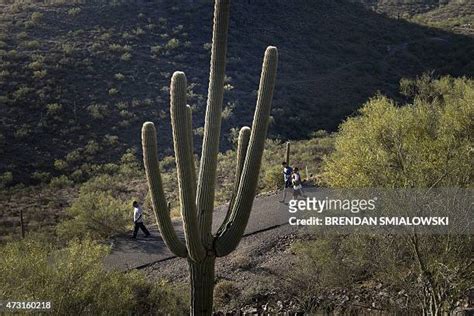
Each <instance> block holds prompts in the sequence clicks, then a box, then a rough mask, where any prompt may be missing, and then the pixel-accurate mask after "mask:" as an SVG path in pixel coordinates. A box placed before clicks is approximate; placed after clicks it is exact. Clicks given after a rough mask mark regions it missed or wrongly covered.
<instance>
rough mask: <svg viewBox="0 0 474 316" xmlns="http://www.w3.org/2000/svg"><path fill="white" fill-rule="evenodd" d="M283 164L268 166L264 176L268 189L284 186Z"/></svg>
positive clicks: (265, 186) (264, 183)
mask: <svg viewBox="0 0 474 316" xmlns="http://www.w3.org/2000/svg"><path fill="white" fill-rule="evenodd" d="M282 172H283V171H282V167H281V165H278V164H276V165H274V166H272V167H269V168H266V169H265V173H264V177H263V187H264V188H266V189H267V190H278V189H281V188H282V187H283V173H282Z"/></svg>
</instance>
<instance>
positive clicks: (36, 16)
mask: <svg viewBox="0 0 474 316" xmlns="http://www.w3.org/2000/svg"><path fill="white" fill-rule="evenodd" d="M42 20H43V13H41V12H33V13H32V14H31V22H33V24H39V23H40V22H41V21H42Z"/></svg>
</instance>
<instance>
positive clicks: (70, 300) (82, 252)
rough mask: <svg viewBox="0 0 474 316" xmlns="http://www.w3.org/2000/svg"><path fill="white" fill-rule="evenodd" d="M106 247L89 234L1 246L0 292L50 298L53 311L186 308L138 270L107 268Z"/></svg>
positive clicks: (96, 312)
mask: <svg viewBox="0 0 474 316" xmlns="http://www.w3.org/2000/svg"><path fill="white" fill-rule="evenodd" d="M107 252H108V249H107V248H106V247H105V246H102V245H99V244H97V243H95V242H93V241H90V240H83V241H81V242H79V241H77V240H76V241H73V242H71V243H69V245H68V246H67V247H66V248H64V249H56V248H54V247H52V246H50V245H48V244H45V243H41V242H39V241H35V240H25V241H22V242H10V243H8V244H6V245H4V246H2V247H1V253H2V256H1V257H0V296H1V297H15V300H19V301H20V300H21V301H38V300H41V301H51V304H52V311H53V313H54V314H56V315H84V314H94V315H130V314H135V315H143V314H150V313H154V314H173V315H184V314H186V312H187V311H186V309H185V307H184V306H185V305H186V303H185V302H184V298H183V297H182V296H181V295H180V294H178V293H179V292H178V291H176V290H175V289H174V288H172V287H171V286H170V285H168V284H167V283H165V282H157V283H150V282H149V281H147V280H146V279H145V277H144V275H143V274H141V273H140V272H138V271H132V272H126V273H123V272H119V271H107V270H105V269H104V267H103V266H102V263H101V262H102V260H103V258H104V256H105V255H106V254H107Z"/></svg>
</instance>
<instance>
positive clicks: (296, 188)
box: [291, 167, 305, 199]
mask: <svg viewBox="0 0 474 316" xmlns="http://www.w3.org/2000/svg"><path fill="white" fill-rule="evenodd" d="M291 183H292V184H293V198H294V199H297V198H298V196H302V197H305V195H304V192H303V183H302V181H301V176H300V173H299V172H298V168H297V167H295V169H294V170H293V173H292V175H291Z"/></svg>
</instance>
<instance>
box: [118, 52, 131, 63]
mask: <svg viewBox="0 0 474 316" xmlns="http://www.w3.org/2000/svg"><path fill="white" fill-rule="evenodd" d="M120 59H121V60H123V61H129V60H130V59H132V54H130V53H128V52H127V53H124V54H122V56H120Z"/></svg>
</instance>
